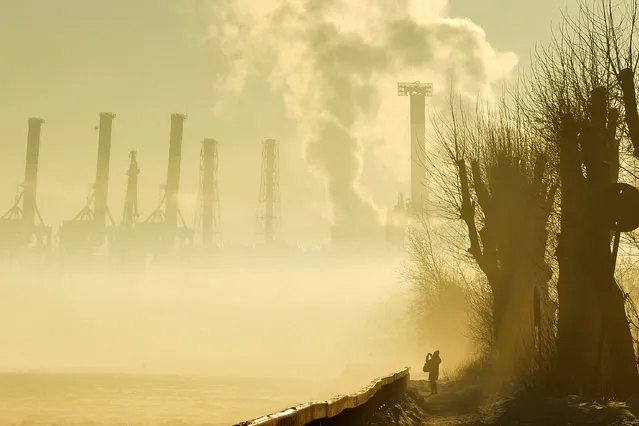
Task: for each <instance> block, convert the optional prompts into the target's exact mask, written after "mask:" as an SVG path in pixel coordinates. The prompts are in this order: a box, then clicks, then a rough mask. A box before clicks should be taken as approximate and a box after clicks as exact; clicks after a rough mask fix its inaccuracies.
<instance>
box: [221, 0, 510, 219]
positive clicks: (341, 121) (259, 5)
mask: <svg viewBox="0 0 639 426" xmlns="http://www.w3.org/2000/svg"><path fill="white" fill-rule="evenodd" d="M445 10H446V1H445V0H421V1H418V0H412V1H411V0H396V1H381V0H377V1H376V0H348V1H347V0H262V1H259V2H256V1H253V0H233V1H226V0H211V11H212V13H211V19H212V23H211V25H210V36H211V37H212V38H213V39H215V40H216V41H217V42H218V43H219V45H220V46H221V48H222V51H223V54H224V56H225V59H224V60H226V61H229V62H228V65H229V67H228V68H227V72H226V73H225V74H224V75H222V76H220V78H219V80H218V81H216V86H217V88H218V89H219V90H226V91H230V92H231V93H234V94H237V95H242V92H243V89H244V84H245V82H246V80H247V78H248V77H249V76H255V77H256V78H263V79H264V81H266V82H268V83H269V84H270V85H271V87H272V89H273V90H275V91H277V92H279V93H281V96H282V98H283V101H284V103H285V105H286V108H287V112H288V114H289V115H290V116H291V117H292V118H293V119H294V120H295V122H296V123H297V124H298V132H299V134H300V139H301V140H303V152H304V156H305V159H306V161H307V163H308V165H309V166H311V167H312V168H313V169H315V170H317V171H319V172H320V173H321V175H322V176H323V177H325V178H326V180H327V189H328V195H329V198H330V201H331V205H332V209H333V223H335V224H338V225H343V226H344V225H345V226H349V225H353V224H355V223H357V224H360V225H361V224H374V223H376V222H377V221H378V212H377V209H376V207H375V206H374V204H373V202H372V201H371V200H369V199H367V198H366V197H365V196H364V191H363V188H361V187H360V176H361V174H362V166H363V164H362V163H363V162H362V157H363V155H364V153H365V151H366V150H369V151H373V152H374V153H375V154H376V155H374V156H373V158H376V159H377V160H376V161H379V162H381V163H382V164H383V165H384V166H386V167H391V168H392V169H393V170H394V176H393V174H389V176H388V179H395V180H396V181H397V183H399V182H400V181H401V180H402V179H404V178H405V177H406V176H407V170H401V169H408V164H409V160H408V141H407V140H405V135H406V134H407V129H406V127H407V116H408V111H407V106H406V104H405V103H401V100H398V99H397V95H396V84H397V82H398V81H415V80H420V81H431V82H433V83H434V85H435V94H436V95H437V94H439V95H440V96H441V95H442V94H444V95H445V96H447V92H448V86H449V82H450V81H451V79H452V78H453V77H454V81H455V86H456V87H455V88H456V89H457V90H458V91H459V92H461V93H462V94H467V95H470V96H472V97H476V96H477V95H478V93H482V94H484V95H487V96H489V95H490V93H491V86H492V85H494V84H495V83H496V82H498V81H499V80H500V79H504V78H507V77H508V76H509V74H510V73H511V71H512V69H513V68H514V66H515V65H516V62H517V58H516V57H515V55H514V54H511V53H498V52H496V51H495V50H494V49H493V48H492V47H491V46H490V44H489V43H488V42H487V40H486V36H485V33H484V32H483V30H482V29H481V28H479V27H478V26H477V25H475V24H473V23H472V22H471V21H469V20H465V19H452V18H446V17H443V14H444V13H445ZM404 101H405V100H404ZM434 103H435V104H437V103H438V101H437V98H435V99H434ZM400 105H401V107H399V108H398V106H400ZM223 108H224V107H223V104H221V103H220V104H218V105H217V110H218V111H220V110H222V109H223ZM394 152H402V153H404V155H400V156H399V157H401V158H398V156H397V155H395V156H393V153H394ZM368 157H370V156H367V158H368ZM385 159H386V160H385ZM389 162H391V163H392V164H389ZM377 168H378V167H377ZM378 178H379V177H378Z"/></svg>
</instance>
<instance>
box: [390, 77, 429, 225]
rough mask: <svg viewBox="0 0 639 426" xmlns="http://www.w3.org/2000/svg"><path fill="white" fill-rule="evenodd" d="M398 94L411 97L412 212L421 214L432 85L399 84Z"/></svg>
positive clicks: (424, 202)
mask: <svg viewBox="0 0 639 426" xmlns="http://www.w3.org/2000/svg"><path fill="white" fill-rule="evenodd" d="M397 94H398V95H399V96H410V157H411V161H410V163H411V164H410V187H411V191H410V196H411V200H410V212H411V213H412V214H415V215H417V214H420V213H422V212H423V211H424V208H425V204H426V194H425V191H424V178H425V174H426V173H425V168H424V163H425V160H426V158H425V140H424V139H425V136H426V97H427V96H428V97H430V96H432V94H433V85H432V84H431V83H420V82H419V81H416V82H413V83H398V84H397Z"/></svg>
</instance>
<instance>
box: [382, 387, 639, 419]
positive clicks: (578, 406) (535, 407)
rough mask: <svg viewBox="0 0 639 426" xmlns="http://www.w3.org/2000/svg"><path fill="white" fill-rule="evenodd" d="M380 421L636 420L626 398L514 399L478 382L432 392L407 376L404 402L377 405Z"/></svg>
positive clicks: (526, 396) (524, 396)
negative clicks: (601, 401)
mask: <svg viewBox="0 0 639 426" xmlns="http://www.w3.org/2000/svg"><path fill="white" fill-rule="evenodd" d="M374 424H375V425H377V426H381V425H401V426H412V425H429V426H430V425H444V426H448V425H461V426H480V425H505V426H510V425H548V426H553V425H562V426H567V425H571V426H572V425H597V426H599V425H601V426H603V425H637V426H639V420H637V418H636V417H635V416H634V415H633V414H632V412H631V410H630V409H629V408H628V407H627V406H626V405H625V404H624V403H614V402H612V403H606V404H598V403H596V402H588V401H585V400H583V399H580V398H578V397H574V396H573V397H570V396H569V397H549V396H544V395H540V394H533V393H526V394H521V395H519V396H517V397H516V398H513V397H507V396H500V395H499V393H498V392H490V393H488V392H486V391H484V390H482V387H481V386H480V385H479V384H477V383H460V382H450V383H442V384H441V385H440V389H439V393H438V394H437V395H430V388H429V386H428V382H425V381H411V382H410V384H409V388H408V391H407V392H406V394H405V396H404V398H403V399H402V401H401V402H400V403H398V404H396V405H395V406H393V407H385V408H384V409H383V410H380V413H379V415H378V418H377V419H376V423H374Z"/></svg>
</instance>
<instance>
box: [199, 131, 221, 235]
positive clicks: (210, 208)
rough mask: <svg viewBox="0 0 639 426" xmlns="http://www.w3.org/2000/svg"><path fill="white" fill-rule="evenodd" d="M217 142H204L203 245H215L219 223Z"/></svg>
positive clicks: (213, 140)
mask: <svg viewBox="0 0 639 426" xmlns="http://www.w3.org/2000/svg"><path fill="white" fill-rule="evenodd" d="M216 175H217V141H216V140H215V139H204V140H203V141H202V188H201V191H202V244H203V245H204V246H206V247H209V246H211V244H212V243H213V235H214V233H215V231H216V229H215V228H216V225H217V224H218V221H219V217H218V215H219V212H217V211H216V207H217V200H216V198H217V176H216Z"/></svg>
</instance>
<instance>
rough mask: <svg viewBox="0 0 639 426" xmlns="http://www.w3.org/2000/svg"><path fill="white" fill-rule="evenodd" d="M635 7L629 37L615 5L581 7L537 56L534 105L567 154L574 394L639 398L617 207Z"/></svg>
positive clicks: (565, 361) (565, 256) (564, 363)
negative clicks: (619, 266) (617, 248)
mask: <svg viewBox="0 0 639 426" xmlns="http://www.w3.org/2000/svg"><path fill="white" fill-rule="evenodd" d="M631 2H632V5H631V7H630V9H629V10H630V11H632V13H631V14H630V15H629V16H631V19H632V24H633V25H632V27H633V28H632V29H630V30H629V31H630V32H629V33H626V32H624V31H623V30H622V28H624V25H621V26H619V23H620V19H619V18H618V17H616V16H615V13H613V10H616V9H615V8H614V7H613V5H612V2H610V1H604V2H603V3H601V7H599V8H590V7H589V6H588V5H586V4H585V3H581V5H580V6H581V7H580V11H579V14H578V15H577V16H576V17H575V18H565V20H564V23H563V25H562V26H561V28H560V31H559V33H558V34H557V35H556V36H555V37H554V39H553V42H552V43H551V44H550V45H549V46H547V47H546V48H543V49H540V50H539V51H538V52H537V55H536V61H535V62H536V63H535V66H534V68H533V73H532V78H531V83H532V84H531V87H530V91H529V94H530V99H529V101H530V104H528V110H529V111H530V112H531V115H530V116H529V118H530V119H531V120H532V122H533V123H534V125H535V127H536V128H537V130H538V131H539V135H540V136H541V137H542V138H543V139H544V140H545V141H546V143H547V144H548V146H549V147H552V148H554V149H556V150H557V152H558V156H559V163H558V170H559V175H560V179H561V192H560V200H561V201H560V211H561V219H560V222H561V224H560V228H561V229H560V234H559V236H558V248H557V260H558V265H559V277H558V297H559V323H558V353H559V372H560V373H561V377H562V379H563V380H562V383H563V384H564V386H565V389H566V390H567V391H577V392H583V393H592V394H596V395H601V394H606V395H609V396H616V397H626V396H628V395H630V394H636V393H637V392H638V391H639V374H638V373H637V366H636V361H635V356H634V351H633V343H632V337H631V334H630V329H629V325H628V321H627V318H626V312H625V308H624V301H625V294H624V292H623V290H622V289H621V288H620V287H619V285H618V284H617V282H616V280H615V277H614V267H615V259H614V257H613V250H612V248H611V242H612V237H613V231H614V227H615V225H614V223H613V222H614V220H611V217H612V211H611V208H610V203H609V202H608V200H609V199H610V198H609V197H610V194H611V187H612V185H613V184H614V183H615V182H617V181H618V179H619V171H620V143H619V142H620V141H619V139H620V138H624V135H628V139H630V140H632V141H633V143H636V144H639V134H638V132H639V126H638V125H637V124H636V123H637V113H636V110H637V106H636V100H635V90H634V87H635V86H634V82H633V78H634V67H630V66H623V65H622V59H621V58H622V56H623V55H622V53H621V52H622V50H623V51H625V52H628V58H632V57H633V55H635V54H634V53H633V52H632V48H631V47H630V50H629V51H628V50H627V49H622V48H621V45H622V44H624V43H625V44H626V48H627V47H628V46H632V39H633V37H634V34H633V31H634V26H635V25H634V24H636V13H634V12H636V10H637V8H636V1H635V0H631ZM622 34H623V35H622ZM629 64H630V62H629V59H626V65H629ZM635 65H636V64H635ZM636 144H635V147H636V146H637V145H636ZM633 151H634V154H635V155H637V153H638V152H639V151H638V150H637V148H635V149H634V150H633ZM622 159H623V156H622V157H621V160H622Z"/></svg>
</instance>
